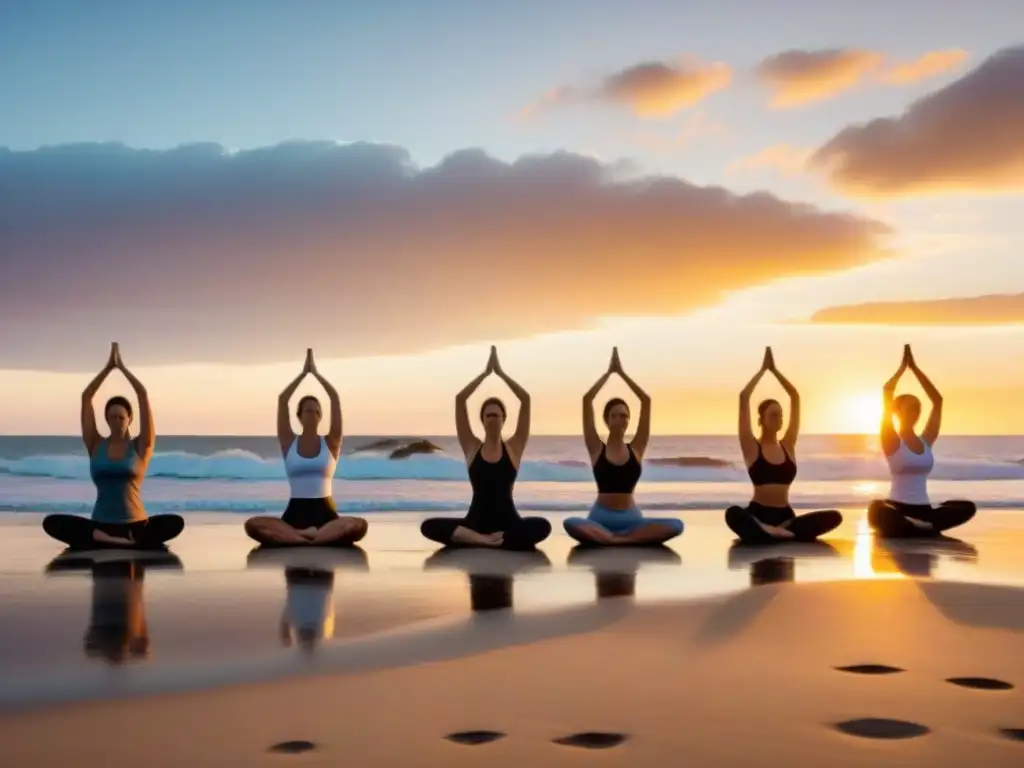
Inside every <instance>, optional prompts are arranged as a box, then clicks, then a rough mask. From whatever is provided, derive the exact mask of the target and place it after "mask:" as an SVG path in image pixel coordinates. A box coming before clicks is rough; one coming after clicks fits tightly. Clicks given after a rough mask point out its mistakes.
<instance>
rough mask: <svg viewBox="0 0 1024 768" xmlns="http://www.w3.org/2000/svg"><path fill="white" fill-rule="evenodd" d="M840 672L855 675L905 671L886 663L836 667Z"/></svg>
mask: <svg viewBox="0 0 1024 768" xmlns="http://www.w3.org/2000/svg"><path fill="white" fill-rule="evenodd" d="M836 669H837V670H838V671H840V672H852V673H853V674H855V675H895V674H896V673H897V672H906V670H905V669H900V668H899V667H890V666H889V665H887V664H853V665H851V666H849V667H836Z"/></svg>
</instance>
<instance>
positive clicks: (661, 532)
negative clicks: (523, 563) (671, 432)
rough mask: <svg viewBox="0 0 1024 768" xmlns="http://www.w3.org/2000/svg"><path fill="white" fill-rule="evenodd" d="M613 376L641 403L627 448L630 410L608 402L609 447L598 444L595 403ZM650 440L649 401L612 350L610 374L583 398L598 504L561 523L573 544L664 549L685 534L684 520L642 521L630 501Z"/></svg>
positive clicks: (616, 400) (617, 402) (585, 436)
mask: <svg viewBox="0 0 1024 768" xmlns="http://www.w3.org/2000/svg"><path fill="white" fill-rule="evenodd" d="M615 373H617V374H618V375H619V376H620V377H621V378H622V380H623V381H624V382H626V385H627V386H629V388H630V389H632V390H633V394H635V395H636V396H637V397H638V398H639V400H640V422H639V424H637V428H636V434H635V435H633V440H632V441H631V442H629V443H627V442H626V429H627V428H628V427H629V406H628V405H626V403H625V401H623V400H620V399H619V398H614V399H612V400H609V401H608V402H607V403H605V406H604V423H605V425H606V426H607V427H608V442H607V443H602V442H601V438H600V437H599V436H598V434H597V428H596V427H595V426H594V398H595V397H596V396H597V393H598V392H599V391H600V390H601V387H603V386H604V385H605V382H606V381H608V379H609V378H610V377H611V375H612V374H615ZM650 438H651V398H650V397H648V395H647V393H646V392H644V391H643V390H642V389H640V387H638V386H637V384H636V382H635V381H633V380H632V379H631V378H630V377H629V376H628V375H626V372H625V371H623V370H622V363H621V362H620V361H619V350H618V348H617V347H616V348H615V349H613V350H612V359H611V362H610V364H609V365H608V370H607V371H606V372H605V373H604V375H603V376H601V378H600V379H598V380H597V382H596V383H595V384H594V386H592V387H591V388H590V390H589V391H588V392H587V393H586V394H585V395H584V396H583V440H584V442H585V443H586V446H587V453H588V454H589V455H590V465H591V466H592V467H593V470H594V479H595V480H596V481H597V501H595V502H594V506H593V507H591V509H590V514H589V515H588V516H587V517H585V518H584V517H570V518H569V519H568V520H566V521H565V532H566V533H568V534H569V535H570V536H572V537H573V538H574V539H576V541H578V542H580V543H581V544H597V545H614V544H618V545H639V544H662V543H664V542H666V541H668V540H669V539H672V538H675V537H676V536H678V535H679V534H681V533H682V532H683V521H682V520H679V519H677V518H651V517H644V516H643V513H641V512H640V510H639V509H638V508H637V506H636V501H635V500H634V499H633V489H634V488H636V484H637V482H639V480H640V474H641V472H642V471H643V464H642V462H643V458H644V452H645V451H646V450H647V443H648V441H649V440H650Z"/></svg>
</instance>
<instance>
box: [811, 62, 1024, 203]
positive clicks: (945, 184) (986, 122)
mask: <svg viewBox="0 0 1024 768" xmlns="http://www.w3.org/2000/svg"><path fill="white" fill-rule="evenodd" d="M810 165H811V167H812V168H816V169H818V170H821V171H823V172H824V173H826V174H827V175H828V176H829V178H830V180H831V182H832V183H833V184H834V185H835V186H836V187H837V188H839V189H841V190H842V191H844V192H847V193H849V194H852V195H858V196H863V197H895V196H900V195H907V194H918V193H923V192H935V191H957V190H998V189H1020V188H1022V187H1024V45H1022V46H1015V47H1011V48H1005V49H1003V50H1001V51H999V52H997V53H995V54H993V55H992V56H990V57H989V58H988V59H986V60H985V61H984V62H982V63H981V64H980V65H979V66H978V67H977V68H975V69H974V70H972V71H971V72H969V73H968V74H966V75H965V76H964V77H962V78H960V79H959V80H956V81H955V82H953V83H950V84H949V85H947V86H946V87H944V88H940V89H939V90H937V91H934V92H933V93H931V94H929V95H928V96H925V97H924V98H922V99H920V100H918V101H916V102H914V103H913V104H911V105H910V106H909V107H908V108H907V109H906V111H904V113H903V114H902V115H900V116H899V117H886V118H879V119H876V120H872V121H871V122H868V123H864V124H861V125H851V126H848V127H847V128H844V129H843V130H842V131H840V132H839V133H838V134H836V135H835V136H834V137H833V138H832V139H831V140H829V141H828V142H827V143H825V145H824V146H822V147H821V148H820V149H818V150H817V152H815V153H814V154H813V155H812V156H811V159H810Z"/></svg>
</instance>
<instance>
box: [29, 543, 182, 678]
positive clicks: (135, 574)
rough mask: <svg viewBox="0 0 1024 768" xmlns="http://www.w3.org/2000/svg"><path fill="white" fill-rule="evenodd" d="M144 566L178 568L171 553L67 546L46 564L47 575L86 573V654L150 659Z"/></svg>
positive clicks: (121, 660)
mask: <svg viewBox="0 0 1024 768" xmlns="http://www.w3.org/2000/svg"><path fill="white" fill-rule="evenodd" d="M147 568H164V569H173V570H182V565H181V560H179V559H178V557H177V556H176V555H174V554H172V553H170V552H164V551H155V552H154V551H150V552H130V551H125V550H112V549H111V550H97V551H94V552H72V551H66V552H63V553H61V554H60V555H58V556H57V557H56V558H54V559H53V560H52V561H50V563H49V564H48V565H47V566H46V573H47V574H58V573H81V572H89V573H90V574H91V575H92V606H91V610H90V614H89V626H88V628H87V629H86V632H85V637H84V638H83V649H84V651H85V655H86V656H87V657H89V658H95V659H103V660H105V661H107V662H109V663H110V664H124V663H125V662H128V661H137V660H141V659H147V658H149V655H150V652H151V648H150V640H149V627H148V625H147V623H146V604H145V596H144V591H143V587H144V578H145V573H146V569H147Z"/></svg>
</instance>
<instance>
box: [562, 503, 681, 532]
mask: <svg viewBox="0 0 1024 768" xmlns="http://www.w3.org/2000/svg"><path fill="white" fill-rule="evenodd" d="M653 524H657V525H663V526H666V528H667V529H668V535H666V536H665V538H664V539H662V541H668V540H669V539H674V538H675V537H676V536H678V535H679V534H681V533H682V532H683V521H682V520H680V519H679V518H676V517H644V516H643V513H642V512H641V511H640V510H639V509H637V508H636V507H631V508H630V509H608V507H605V506H602V505H601V504H596V503H595V504H594V506H593V507H591V508H590V514H589V515H587V516H586V517H570V518H569V519H567V520H566V521H565V523H563V525H564V526H565V532H566V533H568V534H569V535H570V536H572V537H573V538H574V539H576V540H577V541H584V538H582V537H581V536H580V535H579V534H578V533H577V528H578V526H581V525H591V526H593V525H598V526H600V527H601V528H603V529H604V530H606V531H607V532H608V533H615V534H625V533H633V532H634V531H636V530H638V529H640V528H643V527H644V526H646V525H653Z"/></svg>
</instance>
